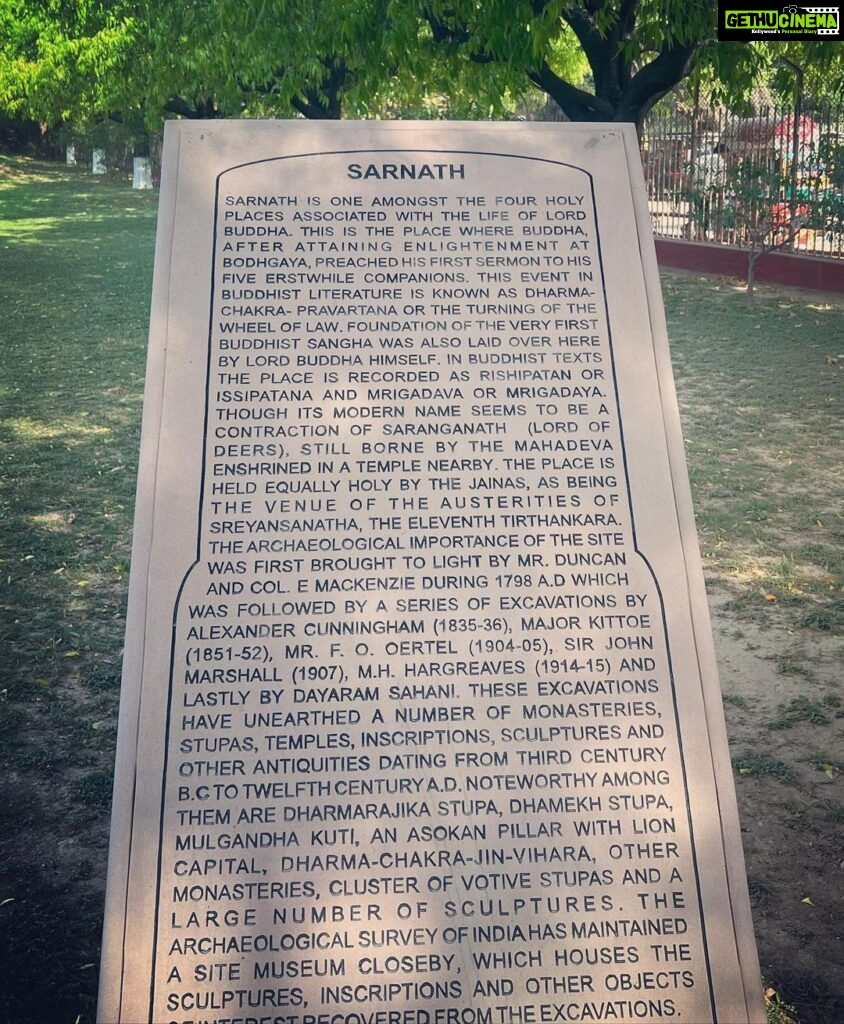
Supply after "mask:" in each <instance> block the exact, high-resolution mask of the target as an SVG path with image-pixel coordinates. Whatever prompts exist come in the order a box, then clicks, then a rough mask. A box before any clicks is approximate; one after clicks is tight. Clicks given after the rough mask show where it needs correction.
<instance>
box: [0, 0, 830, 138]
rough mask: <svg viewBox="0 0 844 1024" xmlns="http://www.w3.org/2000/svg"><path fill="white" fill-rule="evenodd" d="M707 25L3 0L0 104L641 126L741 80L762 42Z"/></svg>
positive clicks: (682, 16) (609, 9)
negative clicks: (689, 83) (517, 109)
mask: <svg viewBox="0 0 844 1024" xmlns="http://www.w3.org/2000/svg"><path fill="white" fill-rule="evenodd" d="M714 32H715V9H714V6H713V5H712V3H711V0H484V2H483V3H478V2H477V0H0V109H3V110H4V111H5V112H6V113H11V114H19V115H23V116H30V117H34V118H37V119H38V120H41V121H43V122H45V123H48V124H57V123H62V122H73V123H85V122H89V123H90V122H91V121H93V120H96V119H97V118H104V117H109V116H112V117H122V118H124V119H128V118H139V117H143V118H146V120H147V122H148V123H149V124H151V125H152V124H156V123H157V122H159V121H160V119H161V118H162V117H164V116H173V115H176V116H188V117H191V116H201V117H219V116H227V117H236V116H241V115H247V116H292V115H300V116H305V117H340V116H341V115H346V116H379V115H384V114H387V115H389V114H393V115H398V116H402V115H404V116H406V115H408V114H411V115H415V116H420V115H421V116H436V115H438V114H446V115H450V116H487V115H489V114H490V113H498V114H501V113H502V112H503V111H505V110H506V109H507V104H508V103H510V104H511V109H512V104H513V102H514V101H515V100H517V99H518V98H520V97H523V96H525V95H527V94H528V93H529V92H534V95H540V96H541V95H542V94H543V93H544V94H545V95H546V96H547V97H550V98H551V99H553V100H554V101H555V102H556V103H557V104H558V105H559V107H560V108H561V110H562V111H563V113H564V114H565V115H566V116H567V117H569V118H570V119H572V120H599V121H631V122H633V123H634V124H636V125H637V126H638V127H641V125H642V121H643V119H644V117H645V115H646V114H647V112H648V111H649V110H650V108H651V107H652V106H653V104H654V103H656V102H657V101H658V100H659V99H660V98H661V97H662V96H664V95H665V94H666V93H667V92H668V91H670V90H671V89H672V88H674V86H676V85H677V84H678V83H679V82H681V81H682V80H683V79H684V78H685V77H687V76H689V75H690V74H692V73H702V69H708V71H709V73H710V75H711V77H712V78H713V80H714V81H719V82H720V83H721V85H722V88H725V89H728V90H729V89H732V90H733V92H735V91H737V90H740V89H742V88H745V87H746V86H747V84H748V83H749V82H750V80H751V78H752V75H753V73H754V71H755V70H756V69H757V67H758V65H759V61H760V54H761V52H762V50H761V49H760V47H758V46H755V45H753V46H750V45H746V44H724V43H722V44H716V43H714ZM790 45H791V47H792V50H794V52H795V53H796V49H795V48H796V47H799V45H800V44H790ZM813 45H814V44H803V46H804V47H809V48H811V47H812V46H813ZM816 49H820V47H819V46H817V47H816ZM838 49H839V48H837V47H826V49H825V52H824V59H826V60H828V61H834V60H836V59H838V60H840V58H839V57H837V51H838ZM832 51H836V56H833V54H832ZM801 55H802V56H803V57H805V59H807V60H808V59H812V60H814V59H815V56H814V55H812V54H809V53H808V50H807V51H806V53H803V51H801ZM535 90H540V92H539V93H536V92H535Z"/></svg>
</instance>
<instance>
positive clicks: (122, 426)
mask: <svg viewBox="0 0 844 1024" xmlns="http://www.w3.org/2000/svg"><path fill="white" fill-rule="evenodd" d="M10 168H11V170H12V172H13V173H3V172H8V171H9V169H10ZM155 202H156V197H153V196H150V195H149V194H146V195H140V194H137V193H135V194H133V193H132V191H131V189H130V188H128V186H123V185H120V186H118V185H115V184H114V183H111V182H102V181H98V180H96V179H93V180H92V179H90V178H85V177H84V176H82V175H73V174H69V173H68V172H67V171H66V170H65V169H63V168H62V169H60V170H58V171H55V170H54V169H53V168H51V167H50V166H49V165H32V164H31V163H29V162H24V161H18V162H11V161H7V160H2V161H0V304H2V307H3V309H4V310H5V315H4V319H3V323H2V326H0V337H1V338H2V349H3V360H2V361H1V362H0V445H2V455H1V456H0V460H2V461H0V559H2V564H0V643H2V645H3V651H4V657H3V664H2V670H0V671H1V672H2V675H0V767H2V769H3V772H2V785H0V1021H2V1022H8V1024H12V1022H15V1024H66V1022H69V1024H74V1022H75V1021H76V1020H77V1017H79V1019H80V1024H90V1022H92V1021H93V1019H94V1016H93V1014H94V1003H95V995H96V986H97V974H98V961H99V943H100V931H101V921H102V899H103V882H104V867H105V860H106V850H107V828H108V804H109V797H110V778H111V767H112V763H113V756H114V738H115V728H114V727H115V721H116V710H117V699H118V691H119V674H120V660H121V644H122V640H123V619H124V605H125V591H126V584H127V581H128V569H129V553H130V541H131V521H132V510H133V504H134V489H135V475H136V465H137V451H138V440H139V429H140V411H141V402H142V394H143V366H144V361H145V350H146V323H147V317H148V308H149V291H150V280H151V271H152V249H153V235H154V212H155Z"/></svg>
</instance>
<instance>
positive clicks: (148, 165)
mask: <svg viewBox="0 0 844 1024" xmlns="http://www.w3.org/2000/svg"><path fill="white" fill-rule="evenodd" d="M132 188H152V160H150V158H149V157H148V156H136V157H135V158H134V160H133V161H132Z"/></svg>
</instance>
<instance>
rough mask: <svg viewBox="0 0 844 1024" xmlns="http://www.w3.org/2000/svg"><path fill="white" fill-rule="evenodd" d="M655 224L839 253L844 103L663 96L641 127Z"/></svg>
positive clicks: (843, 213) (664, 231) (660, 229)
mask: <svg viewBox="0 0 844 1024" xmlns="http://www.w3.org/2000/svg"><path fill="white" fill-rule="evenodd" d="M642 158H643V162H644V167H645V177H646V180H647V185H648V195H649V199H650V209H651V217H652V220H653V227H654V234H655V235H657V236H659V237H663V238H686V239H692V240H697V241H709V242H713V243H719V242H720V243H724V244H728V245H736V246H740V247H743V248H757V249H758V248H765V247H767V246H771V245H775V246H776V247H777V248H780V249H783V250H785V251H791V252H805V253H810V254H813V255H817V256H830V257H835V258H838V259H844V194H842V193H844V111H842V110H841V109H840V108H839V109H830V108H829V107H819V106H817V105H813V104H810V103H807V102H805V101H801V102H798V103H795V104H794V105H793V106H791V107H790V108H776V107H770V108H766V109H761V110H758V111H757V112H756V113H755V114H754V115H753V116H752V117H739V116H737V115H735V114H732V113H730V112H729V111H726V110H718V109H712V108H709V107H706V106H705V105H703V104H701V103H698V104H695V105H694V106H692V107H689V108H684V107H683V106H682V105H681V104H679V103H677V102H676V101H675V102H673V103H669V104H665V103H663V104H662V105H661V106H660V107H657V108H655V109H654V111H652V112H651V114H650V115H649V117H648V119H647V121H646V123H645V128H644V132H643V137H642Z"/></svg>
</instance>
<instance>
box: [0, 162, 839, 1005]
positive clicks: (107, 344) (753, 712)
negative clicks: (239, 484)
mask: <svg viewBox="0 0 844 1024" xmlns="http://www.w3.org/2000/svg"><path fill="white" fill-rule="evenodd" d="M156 203H157V196H155V195H153V194H151V193H143V192H133V191H132V190H131V189H130V188H129V186H128V183H127V182H125V181H115V180H110V179H103V178H93V177H92V176H90V175H88V174H87V173H86V172H85V171H84V170H83V169H77V168H65V167H60V166H56V165H48V164H36V163H32V162H28V161H22V160H11V159H3V158H0V303H2V309H3V310H4V315H3V319H2V327H0V345H2V356H3V358H2V361H0V433H2V441H3V446H2V473H0V561H1V562H2V564H0V595H2V597H1V598H0V635H2V645H3V646H2V651H3V654H2V659H0V671H1V672H2V679H0V764H1V765H2V769H3V770H2V774H0V1022H9V1024H11V1022H15V1024H64V1022H69V1024H74V1022H78V1024H92V1022H93V1020H94V1001H95V994H96V980H97V962H98V958H99V950H98V947H99V938H100V929H101V914H102V899H103V886H104V879H105V859H106V853H107V829H108V813H109V803H110V797H111V766H112V761H113V755H114V742H115V735H116V715H117V702H118V691H119V679H120V660H121V646H122V640H123V616H124V612H125V597H126V587H127V582H128V571H129V554H130V542H131V526H132V507H133V501H134V487H135V471H136V465H137V449H138V441H139V433H140V412H141V401H142V392H143V371H144V361H145V348H146V327H147V315H148V305H149V293H150V283H151V275H152V251H153V237H154V229H155V213H156ZM664 289H665V298H666V307H667V313H668V319H669V335H670V337H671V339H672V351H673V357H674V362H675V370H676V375H677V382H678V390H679V395H680V403H681V411H682V414H683V419H684V431H685V434H686V439H687V452H688V459H689V468H690V474H691V479H692V486H693V491H694V497H695V504H696V512H697V515H698V523H699V530H700V537H701V545H702V550H703V555H704V563H705V568H706V572H707V582H708V585H709V587H710V594H711V605H712V611H713V617H714V626H715V635H716V644H717V647H718V654H719V662H720V667H721V676H722V686H723V690H724V694H725V711H726V714H727V720H728V727H729V731H730V736H731V744H732V746H733V755H734V766H735V775H736V784H737V789H738V794H739V802H740V809H741V813H742V824H743V829H744V840H745V848H746V853H747V859H748V875H749V880H750V889H751V896H752V900H753V903H754V915H755V920H756V926H757V935H758V941H759V949H760V960H761V962H762V967H763V973H764V974H765V978H766V982H767V983H768V985H769V986H770V995H769V1000H770V1003H771V1020H772V1021H776V1022H777V1024H787V1022H789V1021H795V1022H799V1024H840V1021H841V1020H844V970H842V968H841V962H842V960H844V956H842V937H841V935H842V933H841V927H842V925H841V921H842V918H844V905H842V902H841V897H840V892H841V888H842V886H841V880H842V871H844V862H842V857H844V852H842V850H844V845H842V843H841V835H842V830H843V829H844V810H843V808H844V800H843V799H842V787H843V786H844V781H842V780H844V777H843V776H842V775H841V770H842V764H841V761H842V745H843V744H842V725H844V709H843V708H842V705H841V703H840V699H839V696H838V693H837V689H836V687H837V684H838V680H839V677H840V673H841V667H842V664H844V589H842V587H844V557H843V556H842V551H844V545H842V541H844V509H843V508H842V497H844V472H842V465H841V442H842V428H841V424H842V411H844V409H843V408H842V406H844V403H842V383H843V382H844V356H842V352H844V334H843V333H842V324H844V317H842V314H843V313H844V302H839V303H837V304H835V303H832V302H831V301H830V300H829V299H828V298H826V299H825V298H823V297H819V296H811V295H804V294H798V293H788V292H785V291H779V292H777V291H772V290H765V289H761V290H760V292H759V297H758V300H757V305H756V308H755V309H751V310H748V309H747V308H746V307H745V301H744V295H743V293H742V292H741V290H740V289H739V288H738V286H737V285H736V283H735V282H730V281H725V280H717V279H704V278H702V277H697V276H691V275H679V274H677V275H675V274H666V275H665V278H664ZM839 356H840V357H841V358H840V359H839ZM789 1007H793V1009H789ZM685 1024H693V1022H685Z"/></svg>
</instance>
